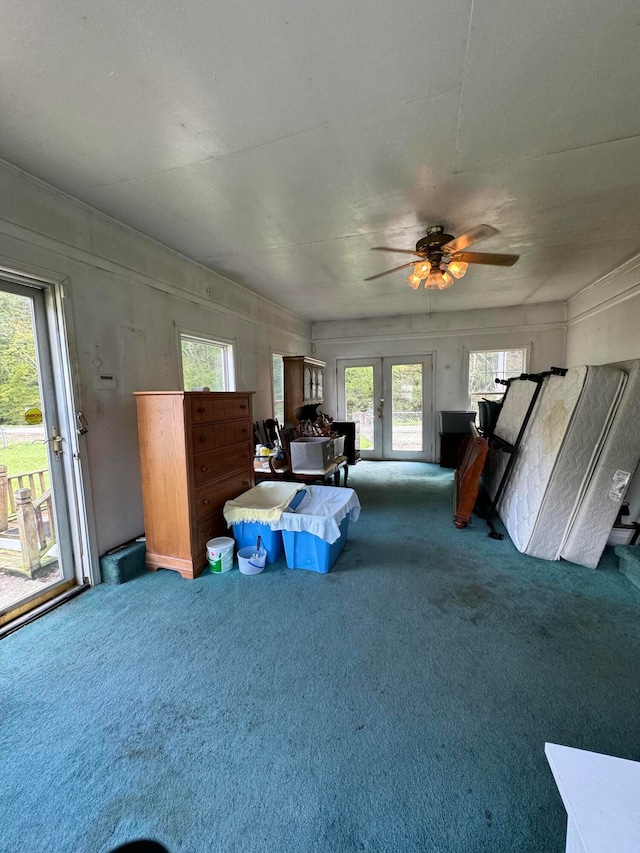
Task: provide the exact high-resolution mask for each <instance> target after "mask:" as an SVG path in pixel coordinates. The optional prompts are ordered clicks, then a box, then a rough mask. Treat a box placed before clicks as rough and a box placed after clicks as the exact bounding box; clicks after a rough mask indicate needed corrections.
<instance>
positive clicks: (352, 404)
mask: <svg viewBox="0 0 640 853" xmlns="http://www.w3.org/2000/svg"><path fill="white" fill-rule="evenodd" d="M337 370H338V376H337V389H338V412H339V414H340V419H344V420H348V421H356V422H357V423H359V424H360V456H361V458H362V459H407V460H416V461H423V462H429V461H431V460H433V451H434V441H433V409H432V388H431V386H432V357H431V355H426V356H425V355H421V356H415V357H412V356H404V357H393V358H367V359H338V362H337Z"/></svg>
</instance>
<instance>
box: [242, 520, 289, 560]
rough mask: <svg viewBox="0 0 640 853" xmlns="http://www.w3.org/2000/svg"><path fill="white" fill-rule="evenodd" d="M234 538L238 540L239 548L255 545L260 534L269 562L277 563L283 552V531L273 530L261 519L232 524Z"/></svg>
mask: <svg viewBox="0 0 640 853" xmlns="http://www.w3.org/2000/svg"><path fill="white" fill-rule="evenodd" d="M231 527H232V529H233V538H234V539H235V540H236V543H237V545H238V549H240V548H247V547H249V545H253V546H255V544H256V541H257V539H258V536H260V537H261V538H262V545H263V547H264V548H265V550H266V552H267V563H275V561H276V560H279V559H280V557H282V554H283V547H282V532H281V531H280V530H272V529H271V528H270V527H269V525H268V524H262V523H261V522H259V521H242V522H241V523H240V524H232V525H231Z"/></svg>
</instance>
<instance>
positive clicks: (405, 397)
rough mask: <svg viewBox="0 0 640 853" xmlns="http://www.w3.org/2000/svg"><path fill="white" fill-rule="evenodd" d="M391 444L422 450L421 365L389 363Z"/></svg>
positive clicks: (401, 448)
mask: <svg viewBox="0 0 640 853" xmlns="http://www.w3.org/2000/svg"><path fill="white" fill-rule="evenodd" d="M391 405H392V426H391V430H392V432H391V447H392V449H393V450H413V451H421V450H422V365H421V364H394V365H392V367H391Z"/></svg>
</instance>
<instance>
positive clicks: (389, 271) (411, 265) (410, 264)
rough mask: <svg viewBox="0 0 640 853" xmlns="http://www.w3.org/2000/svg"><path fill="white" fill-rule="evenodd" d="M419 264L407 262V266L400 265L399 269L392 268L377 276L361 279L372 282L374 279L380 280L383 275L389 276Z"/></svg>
mask: <svg viewBox="0 0 640 853" xmlns="http://www.w3.org/2000/svg"><path fill="white" fill-rule="evenodd" d="M418 263H420V262H419V261H409V263H408V264H401V265H400V266H399V267H394V268H393V269H392V270H385V271H384V272H379V273H377V275H370V276H369V278H365V279H363V280H364V281H373V280H374V278H382V276H383V275H389V273H391V272H397V271H398V270H403V269H405V268H406V267H414V266H415V265H416V264H418Z"/></svg>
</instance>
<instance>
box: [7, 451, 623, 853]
mask: <svg viewBox="0 0 640 853" xmlns="http://www.w3.org/2000/svg"><path fill="white" fill-rule="evenodd" d="M349 484H350V485H352V486H353V487H354V488H355V489H356V491H357V492H358V495H359V497H360V501H361V504H362V515H361V517H360V521H359V522H358V523H357V524H354V525H352V526H351V527H350V529H349V540H348V542H347V544H346V547H345V549H344V551H343V552H342V555H341V556H340V558H339V559H338V562H337V563H336V565H335V566H334V568H333V570H332V571H331V572H330V573H329V574H328V575H319V574H316V573H314V572H306V571H294V570H289V569H287V567H286V565H285V563H284V559H283V560H281V561H279V562H278V563H276V564H274V565H272V566H270V567H268V569H267V570H266V571H265V572H264V573H263V574H261V575H258V576H255V577H246V576H242V575H240V574H239V573H238V571H237V569H234V571H233V572H231V573H229V574H227V575H212V574H209V573H207V574H205V575H203V576H202V577H200V578H198V579H196V580H195V581H186V580H183V579H181V578H180V577H179V576H178V575H177V574H175V573H173V572H169V571H161V572H158V573H157V574H145V575H144V576H142V577H140V578H137V579H135V580H133V581H131V582H129V583H126V584H123V585H122V586H115V587H114V586H110V587H108V586H104V585H103V586H101V587H98V588H96V589H94V590H91V591H89V592H87V593H85V594H83V595H81V596H79V597H78V598H76V599H74V600H72V601H71V602H69V603H68V604H66V605H64V606H63V607H61V608H59V609H57V610H55V611H54V612H52V613H51V614H49V615H47V616H45V617H44V618H42V619H40V620H38V621H36V622H34V623H32V624H31V625H28V626H27V627H25V628H23V629H21V630H20V631H17V632H16V633H14V634H12V635H10V636H9V637H7V638H6V639H4V640H2V641H0V761H1V762H2V769H1V772H0V850H2V851H3V853H4V851H11V853H18V851H20V853H40V851H43V853H44V852H45V851H46V853H58V851H61V852H63V853H76V851H78V852H80V851H82V853H85V851H86V853H102V852H103V851H108V850H110V849H111V848H113V847H115V846H116V845H117V844H120V843H122V842H124V841H127V840H131V839H134V838H137V837H140V836H146V837H151V838H155V839H157V840H158V841H161V842H162V843H163V844H165V845H166V847H167V848H168V849H169V850H170V851H171V853H178V851H182V852H183V853H184V851H189V853H198V851H225V853H226V851H238V853H240V851H242V853H254V851H270V853H271V851H277V853H280V851H282V853H289V851H291V853H294V851H295V853H306V851H318V853H325V851H327V853H328V852H329V851H336V853H338V851H339V853H343V851H402V852H403V853H404V851H433V853H480V851H486V853H489V852H490V853H520V852H521V853H555V851H558V853H559V851H562V850H564V832H565V815H564V809H563V807H562V804H561V801H560V798H559V795H558V793H557V790H556V787H555V783H554V781H553V778H552V775H551V771H550V770H549V768H548V765H547V763H546V759H545V756H544V743H545V741H552V742H556V743H560V744H567V745H569V746H575V747H580V748H584V749H589V750H594V751H596V752H604V753H609V754H612V755H618V756H622V757H624V758H630V759H634V760H640V716H639V715H638V709H639V708H640V678H639V677H638V673H639V672H640V591H639V590H638V589H636V588H635V587H634V586H632V585H631V584H630V583H629V581H628V580H627V579H626V578H625V577H624V576H623V575H621V574H619V573H618V572H617V558H615V557H614V555H613V554H612V553H608V554H607V555H606V556H605V558H604V559H603V562H602V564H601V568H600V569H599V570H597V571H591V570H589V569H585V568H581V567H579V566H575V565H572V564H569V563H564V562H562V563H547V562H544V561H541V560H536V559H533V558H529V557H524V556H522V555H520V554H518V553H517V552H516V550H515V548H514V547H513V545H512V544H511V542H510V541H509V539H508V538H506V539H505V540H504V541H503V542H497V541H495V540H492V539H489V538H488V537H487V528H486V526H485V525H484V523H483V522H481V521H479V520H478V521H474V524H473V526H472V527H470V528H467V529H466V530H462V531H459V530H456V529H455V528H454V526H453V522H452V498H451V490H452V473H451V472H450V471H443V470H441V469H440V468H438V467H436V466H434V465H423V464H417V463H361V464H359V465H358V466H356V467H355V468H353V469H351V472H350V478H349Z"/></svg>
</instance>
